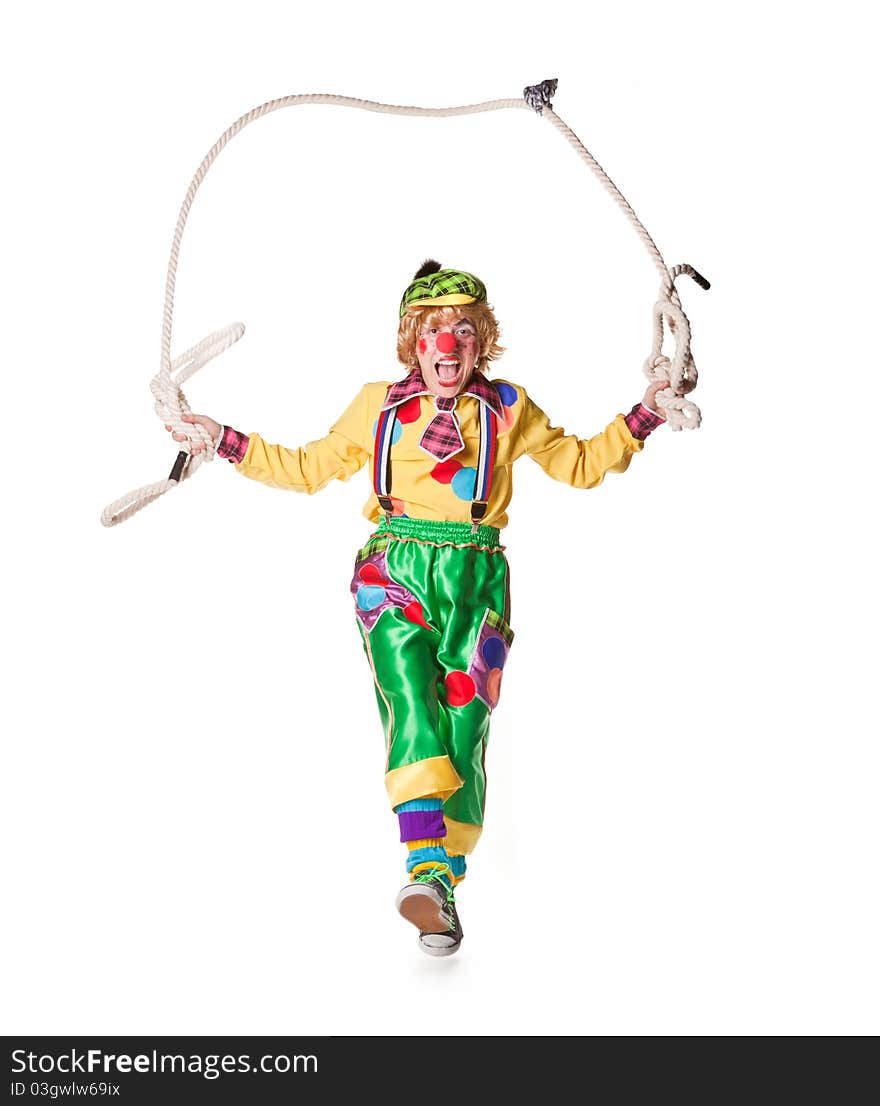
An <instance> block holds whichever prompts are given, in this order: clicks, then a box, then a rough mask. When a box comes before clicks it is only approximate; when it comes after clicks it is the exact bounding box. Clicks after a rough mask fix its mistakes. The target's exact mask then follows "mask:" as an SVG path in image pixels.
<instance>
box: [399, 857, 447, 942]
mask: <svg viewBox="0 0 880 1106" xmlns="http://www.w3.org/2000/svg"><path fill="white" fill-rule="evenodd" d="M397 909H398V910H399V911H400V913H401V915H402V916H403V917H404V918H406V920H407V921H408V922H412V924H413V925H414V926H416V928H417V929H418V931H419V945H420V946H421V948H422V950H423V951H424V952H426V953H427V954H428V955H429V956H452V954H453V953H454V952H458V949H459V946H460V945H461V939H462V936H463V934H462V929H461V922H460V921H459V920H458V911H457V910H456V909H455V896H454V895H453V893H452V884H451V883H450V881H449V866H448V865H447V864H441V865H437V867H436V868H430V869H425V871H423V872H420V873H419V874H418V875H417V876H416V877H415V879H414V880H413V882H412V883H409V884H407V885H406V887H404V888H403V890H402V891H401V892H400V894H399V895H398V896H397Z"/></svg>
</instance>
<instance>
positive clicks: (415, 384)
mask: <svg viewBox="0 0 880 1106" xmlns="http://www.w3.org/2000/svg"><path fill="white" fill-rule="evenodd" d="M432 394H433V393H432V392H431V390H430V388H427V387H426V386H425V382H424V380H423V379H422V370H421V369H419V368H415V369H413V370H412V372H411V373H410V374H409V376H407V377H404V379H403V380H398V381H397V383H396V384H392V385H391V387H390V388H389V389H388V395H387V396H386V397H385V404H384V406H383V407H382V410H383V411H387V410H388V408H389V407H397V405H398V404H400V403H403V402H404V400H407V399H412V397H413V396H423V395H432ZM461 395H463V396H473V397H474V399H478V400H479V401H480V402H481V403H485V405H486V406H487V407H488V408H489V409H490V410H492V411H494V412H495V414H496V415H497V416H498V418H499V419H503V418H504V408H503V407H502V405H501V397H500V396H499V395H498V391H497V389H496V387H495V385H494V384H492V383H490V381H488V380H487V379H486V378H485V376H483V374H482V373H479V372H475V373H474V375H473V376H472V377H471V379H470V383H469V384H468V386H467V388H466V389H465V390H464V391H463V392H462V393H461Z"/></svg>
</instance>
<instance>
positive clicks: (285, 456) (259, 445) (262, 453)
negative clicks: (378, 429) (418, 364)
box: [235, 386, 370, 495]
mask: <svg viewBox="0 0 880 1106" xmlns="http://www.w3.org/2000/svg"><path fill="white" fill-rule="evenodd" d="M367 387H368V386H365V387H364V388H362V389H361V391H360V392H359V393H358V394H357V395H356V396H355V398H354V400H352V402H351V403H350V404H349V406H348V408H347V409H346V410H345V412H344V413H343V414H342V415H341V416H340V418H338V419H337V420H336V422H335V423H334V424H333V426H332V427H331V429H330V432H329V433H328V435H327V437H326V438H319V439H318V440H317V441H314V442H309V443H308V444H307V445H303V446H300V447H299V448H298V449H288V448H287V446H283V445H270V444H269V442H266V441H264V440H263V439H262V438H261V437H260V435H259V434H251V435H249V438H250V441H249V442H248V447H247V452H246V453H245V455H244V459H243V460H242V461H241V462H240V463H239V464H237V465H236V466H235V467H236V469H237V470H238V471H239V472H240V473H242V475H244V476H248V477H250V479H251V480H259V481H260V482H261V483H263V484H269V485H270V486H271V487H273V488H286V489H288V490H292V491H295V492H307V493H308V494H309V495H313V494H314V493H315V492H317V491H320V490H321V488H323V487H325V486H326V485H327V484H329V483H330V481H331V480H348V478H349V477H350V476H353V475H354V474H355V473H356V472H357V471H358V469H360V468H362V467H363V465H364V464H365V463H366V461H367V458H368V457H369V456H370V439H369V438H368V437H367V408H368V396H367Z"/></svg>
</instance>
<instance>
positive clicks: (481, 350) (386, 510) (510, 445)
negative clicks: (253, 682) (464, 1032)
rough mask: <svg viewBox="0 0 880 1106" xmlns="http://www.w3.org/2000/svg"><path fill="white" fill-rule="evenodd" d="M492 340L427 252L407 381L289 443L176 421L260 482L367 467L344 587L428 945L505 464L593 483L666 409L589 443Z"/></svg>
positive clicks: (498, 660)
mask: <svg viewBox="0 0 880 1106" xmlns="http://www.w3.org/2000/svg"><path fill="white" fill-rule="evenodd" d="M498 338H499V329H498V323H497V322H496V319H495V315H494V313H493V311H492V309H491V307H490V306H489V305H488V303H487V299H486V289H485V286H484V285H483V283H482V281H480V280H478V279H477V278H476V277H475V276H473V275H472V274H470V273H466V272H459V271H457V270H453V269H442V268H441V267H440V265H439V264H438V263H437V262H435V261H426V262H425V263H424V265H422V267H421V268H420V269H419V271H418V272H417V273H416V274H415V277H414V278H413V281H412V283H411V284H410V285H409V286H408V288H407V289H406V291H405V292H404V294H403V298H402V300H401V303H400V323H399V329H398V339H397V356H398V359H399V360H400V361H401V362H402V363H403V365H404V366H405V367H406V370H407V373H406V376H404V377H403V378H402V379H401V380H398V381H396V382H388V381H382V382H379V383H371V384H365V385H364V387H363V388H362V389H361V390H360V392H359V393H358V395H357V396H356V397H355V398H354V400H353V401H352V403H351V404H350V406H349V407H348V409H347V410H346V411H345V412H344V413H343V415H342V416H341V417H340V418H339V420H338V421H337V422H336V423H335V424H334V426H333V427H332V428H331V429H330V432H329V433H328V434H327V436H326V437H325V438H322V439H320V440H318V441H315V442H310V443H309V444H308V445H306V446H303V447H301V448H299V449H289V448H287V447H285V446H280V445H271V444H269V443H268V442H266V441H264V440H263V439H262V438H261V437H260V436H259V435H258V434H254V433H252V434H248V435H245V434H241V433H239V432H238V431H236V430H233V429H232V428H231V427H229V426H221V425H220V424H219V423H217V422H215V421H214V420H213V419H211V418H208V417H207V416H204V415H192V416H185V419H186V421H189V422H194V423H198V424H200V425H201V426H202V427H204V428H205V429H206V430H207V431H208V433H209V435H211V437H212V438H213V439H214V442H215V443H216V447H217V453H218V455H219V456H221V457H225V458H227V459H228V460H229V461H231V462H232V463H233V464H234V465H235V467H236V469H237V470H238V471H239V472H240V473H242V474H243V475H244V476H248V477H250V478H251V479H254V480H259V481H262V482H263V483H267V484H271V485H272V486H274V487H280V488H289V489H292V490H294V491H303V492H308V493H312V492H316V491H318V490H320V489H321V488H323V487H324V486H325V485H326V484H328V483H329V482H330V481H331V480H333V479H340V480H347V479H348V478H349V477H350V476H352V475H353V474H354V473H355V472H357V471H358V470H359V469H360V468H362V467H363V466H365V465H369V472H370V475H371V480H372V485H373V488H372V492H371V494H370V497H369V499H368V500H367V503H366V506H365V508H364V514H365V516H366V517H367V518H368V519H369V520H370V522H371V523H374V524H376V528H375V530H374V532H373V533H372V535H371V536H370V537H369V539H368V540H367V543H366V545H365V546H364V547H363V549H361V550H360V552H359V553H358V555H357V558H356V562H355V567H354V573H353V576H352V580H351V585H350V586H351V592H352V596H353V599H354V609H355V616H356V619H357V624H358V628H359V631H360V634H361V638H362V641H363V646H364V652H365V654H366V656H367V660H368V661H369V664H370V669H371V672H372V677H373V683H374V687H375V693H376V700H377V703H378V707H379V714H380V716H381V720H382V725H383V728H384V731H385V747H386V764H385V785H386V789H387V792H388V798H389V801H390V804H391V807H392V809H393V810H394V812H395V813H396V815H397V817H398V821H399V826H400V839H401V841H402V842H403V843H404V844H405V845H406V846H407V853H408V855H407V861H406V870H407V873H408V874H409V880H410V881H409V883H408V884H407V885H406V886H405V887H404V888H403V890H401V891H400V893H399V894H398V896H397V909H398V911H399V912H400V914H401V915H402V916H403V917H404V918H405V919H406V920H407V921H409V922H411V923H412V924H413V925H415V926H416V928H417V929H418V931H419V944H420V947H421V948H422V949H423V950H424V952H426V953H428V954H429V955H432V956H449V955H451V954H452V953H454V952H456V951H457V950H458V949H459V947H460V945H461V939H462V926H461V920H460V918H459V916H458V911H457V906H456V901H455V893H454V888H455V887H456V885H457V884H459V883H460V882H461V881H462V880H463V879H464V877H465V872H466V869H467V861H466V857H467V856H468V855H469V854H470V853H471V852H472V850H473V849H474V847H475V845H476V844H477V841H478V840H479V837H480V833H481V831H482V826H483V806H484V797H485V790H486V777H485V767H484V760H485V749H486V743H487V740H488V735H489V720H490V717H491V713H492V711H493V709H494V708H495V706H496V705H497V703H498V700H499V695H500V689H501V679H502V675H503V672H504V667H505V662H506V660H507V656H508V652H509V650H510V647H511V644H512V642H513V631H512V630H511V628H510V623H509V618H510V595H509V587H508V569H507V561H506V559H505V556H504V547H503V546H502V545H501V544H500V541H499V536H500V531H501V530H502V529H503V527H504V526H505V525H506V523H507V513H506V512H507V507H508V504H509V503H510V499H511V495H512V469H513V463H514V461H516V460H517V459H518V458H519V457H522V456H525V455H528V456H530V457H531V458H532V459H533V460H535V461H536V462H537V463H538V464H539V465H540V466H541V468H543V469H544V471H545V472H546V473H547V474H548V475H549V476H552V477H553V478H554V479H556V480H561V481H564V482H565V483H567V484H570V485H571V486H572V487H575V488H592V487H595V486H596V485H598V484H600V483H601V482H602V480H603V479H604V477H605V474H606V473H607V472H623V471H624V470H625V469H626V468H627V467H628V466H629V463H630V461H631V459H632V456H633V454H635V453H638V452H640V451H641V450H642V448H643V447H644V441H645V438H647V436H648V434H649V433H650V432H651V431H652V430H654V429H655V428H656V427H658V426H659V425H660V424H661V423H662V422H663V421H664V420H663V416H662V415H661V414H660V413H659V411H658V408H657V405H656V393H657V392H658V391H659V390H660V389H662V388H665V387H667V384H666V382H664V381H661V382H657V383H654V384H652V385H651V386H650V387H649V388H648V390H647V392H646V393H645V396H644V399H643V400H642V402H641V403H639V404H636V406H635V407H633V409H632V410H631V411H630V412H629V414H627V415H622V414H621V415H617V416H616V418H615V419H614V420H613V421H612V422H611V423H610V424H609V425H608V426H607V427H606V428H605V429H604V430H603V431H602V432H601V433H600V434H597V435H596V436H595V437H593V438H590V439H589V440H581V439H579V438H577V437H575V436H574V435H567V434H565V433H564V431H562V430H561V429H559V428H556V427H553V426H551V425H550V420H549V419H548V417H547V416H546V415H545V414H544V412H543V411H542V410H541V409H540V408H539V407H538V406H537V405H536V404H535V403H534V401H533V400H532V399H531V398H530V397H529V396H528V395H527V394H526V391H525V389H524V388H523V387H522V386H521V385H519V384H514V383H511V382H510V381H507V380H494V381H490V380H489V379H488V376H487V373H488V370H489V367H490V365H491V363H492V362H493V361H495V360H496V359H497V358H498V357H500V356H501V354H502V353H503V350H502V348H501V346H499V344H498ZM169 429H170V428H169ZM174 437H175V438H176V439H177V440H178V441H183V440H185V439H184V436H183V435H179V434H177V433H175V434H174ZM203 448H204V446H203V445H202V444H201V443H200V442H199V441H195V440H194V441H192V442H191V449H192V450H193V451H194V452H198V451H199V450H200V449H203ZM392 493H393V494H392Z"/></svg>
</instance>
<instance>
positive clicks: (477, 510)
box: [471, 403, 498, 528]
mask: <svg viewBox="0 0 880 1106" xmlns="http://www.w3.org/2000/svg"><path fill="white" fill-rule="evenodd" d="M479 406H480V445H479V449H478V450H477V478H476V481H475V486H474V501H473V503H471V522H472V523H473V524H474V528H476V527H477V525H478V524H479V522H480V520H481V519H482V518H483V517H484V516H485V514H486V511H487V510H488V508H489V494H490V493H491V491H492V473H493V472H494V471H495V437H496V433H497V428H498V418H497V416H496V415H495V412H494V411H493V410H492V408H491V407H489V406H488V404H486V403H481V404H480V405H479Z"/></svg>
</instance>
